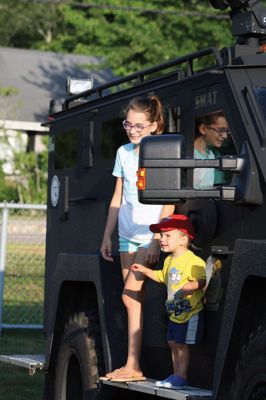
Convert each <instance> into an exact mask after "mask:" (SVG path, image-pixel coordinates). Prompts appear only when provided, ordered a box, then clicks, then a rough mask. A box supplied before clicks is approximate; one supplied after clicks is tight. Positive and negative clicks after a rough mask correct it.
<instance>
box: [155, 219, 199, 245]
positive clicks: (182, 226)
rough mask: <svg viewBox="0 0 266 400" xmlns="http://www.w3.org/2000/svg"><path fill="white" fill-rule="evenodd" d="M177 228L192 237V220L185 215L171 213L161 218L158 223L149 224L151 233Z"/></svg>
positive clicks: (193, 234)
mask: <svg viewBox="0 0 266 400" xmlns="http://www.w3.org/2000/svg"><path fill="white" fill-rule="evenodd" d="M174 229H178V230H179V231H181V232H183V233H185V234H186V235H188V236H189V237H190V238H191V239H194V236H195V231H194V227H193V225H192V222H191V221H190V219H189V218H188V217H187V216H186V215H182V214H173V215H169V217H166V218H163V219H161V221H160V222H159V223H158V224H152V225H150V231H152V232H153V233H160V232H164V231H172V230H174Z"/></svg>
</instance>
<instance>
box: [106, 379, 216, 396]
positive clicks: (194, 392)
mask: <svg viewBox="0 0 266 400" xmlns="http://www.w3.org/2000/svg"><path fill="white" fill-rule="evenodd" d="M155 382H156V381H155V380H154V379H147V380H146V381H137V382H112V381H105V380H103V381H100V384H102V385H110V386H114V387H119V388H122V389H128V390H135V391H136V392H142V393H147V394H151V395H154V396H158V397H164V398H166V399H175V400H196V399H200V400H210V399H211V397H212V392H211V391H210V390H206V389H200V388H195V387H192V386H186V387H184V388H183V389H179V390H176V389H175V390H174V389H165V388H160V387H157V386H155Z"/></svg>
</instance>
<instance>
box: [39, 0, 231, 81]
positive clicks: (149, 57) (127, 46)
mask: <svg viewBox="0 0 266 400" xmlns="http://www.w3.org/2000/svg"><path fill="white" fill-rule="evenodd" d="M80 3H81V4H83V8H82V7H80V8H77V7H75V6H74V5H70V4H65V5H62V6H60V9H61V12H62V15H63V19H64V23H65V25H64V27H63V30H62V31H61V32H60V33H58V34H57V35H56V36H55V38H54V40H53V41H52V42H51V43H50V44H49V45H47V44H46V45H45V46H44V48H46V49H48V48H49V49H52V50H55V51H67V52H74V53H82V54H93V55H96V56H99V57H102V58H103V59H104V60H105V65H107V66H108V67H111V69H112V70H113V72H114V73H115V74H116V75H119V76H125V75H127V74H129V73H132V72H136V71H137V70H139V69H143V68H146V67H150V66H153V65H156V64H159V63H162V62H165V61H168V60H170V59H172V58H175V57H178V56H181V55H185V54H188V53H189V52H191V51H196V50H198V49H200V48H204V47H209V46H218V47H224V46H226V45H229V44H231V43H232V42H233V39H232V37H231V33H230V23H229V18H227V19H218V20H215V16H217V15H218V14H219V13H218V12H217V11H215V10H214V9H210V8H209V7H208V6H207V4H205V5H202V1H198V0H194V1H193V0H191V1H184V0H181V1H179V2H177V1H173V0H165V1H162V0H149V1H145V2H144V1H132V2H130V3H128V2H127V1H125V0H98V2H97V7H96V6H91V7H89V4H91V2H90V0H83V1H82V2H80ZM129 4H130V6H129ZM86 5H87V6H88V7H86ZM203 15H206V17H205V18H204V16H203ZM219 15H221V14H219ZM211 16H212V18H211Z"/></svg>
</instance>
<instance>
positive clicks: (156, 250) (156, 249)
mask: <svg viewBox="0 0 266 400" xmlns="http://www.w3.org/2000/svg"><path fill="white" fill-rule="evenodd" d="M160 251H161V250H160V242H159V239H153V240H152V242H151V244H150V247H149V248H148V249H147V252H146V256H145V263H146V264H147V265H154V264H156V263H157V262H158V261H159V258H160Z"/></svg>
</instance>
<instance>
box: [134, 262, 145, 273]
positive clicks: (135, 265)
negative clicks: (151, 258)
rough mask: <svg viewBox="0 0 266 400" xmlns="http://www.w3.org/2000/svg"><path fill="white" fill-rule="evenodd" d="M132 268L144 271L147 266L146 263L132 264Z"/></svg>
mask: <svg viewBox="0 0 266 400" xmlns="http://www.w3.org/2000/svg"><path fill="white" fill-rule="evenodd" d="M131 269H132V271H138V272H144V271H145V269H146V267H144V265H141V264H133V265H131Z"/></svg>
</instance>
